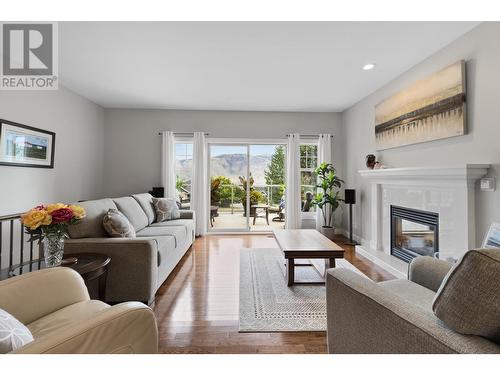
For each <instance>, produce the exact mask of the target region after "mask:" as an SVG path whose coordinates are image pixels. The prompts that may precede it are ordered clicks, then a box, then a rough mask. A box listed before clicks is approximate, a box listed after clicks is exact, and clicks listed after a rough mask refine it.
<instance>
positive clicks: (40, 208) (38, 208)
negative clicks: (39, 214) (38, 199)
mask: <svg viewBox="0 0 500 375" xmlns="http://www.w3.org/2000/svg"><path fill="white" fill-rule="evenodd" d="M46 209H47V206H45V205H43V204H40V205H38V206H36V207H35V208H33V210H34V211H42V210H46Z"/></svg>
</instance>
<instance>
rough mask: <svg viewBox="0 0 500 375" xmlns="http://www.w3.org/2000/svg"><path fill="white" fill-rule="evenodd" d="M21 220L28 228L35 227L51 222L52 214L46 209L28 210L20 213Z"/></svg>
mask: <svg viewBox="0 0 500 375" xmlns="http://www.w3.org/2000/svg"><path fill="white" fill-rule="evenodd" d="M21 222H22V223H23V224H24V225H25V226H27V227H28V228H29V229H32V230H34V229H37V228H38V227H39V226H40V225H49V224H50V223H52V216H50V215H49V213H48V212H47V211H46V210H30V211H28V212H26V213H25V214H23V215H21Z"/></svg>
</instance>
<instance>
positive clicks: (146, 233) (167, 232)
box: [137, 226, 186, 247]
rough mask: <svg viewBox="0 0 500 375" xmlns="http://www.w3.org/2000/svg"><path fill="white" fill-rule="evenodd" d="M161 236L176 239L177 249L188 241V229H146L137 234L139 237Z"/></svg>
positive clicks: (172, 227)
mask: <svg viewBox="0 0 500 375" xmlns="http://www.w3.org/2000/svg"><path fill="white" fill-rule="evenodd" d="M161 236H173V237H174V238H175V247H177V246H178V245H179V244H180V243H182V242H183V241H184V240H185V239H186V228H185V227H184V226H170V227H165V226H164V227H146V228H144V229H142V230H140V231H139V232H137V237H161Z"/></svg>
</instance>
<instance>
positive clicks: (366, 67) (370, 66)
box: [363, 64, 375, 70]
mask: <svg viewBox="0 0 500 375" xmlns="http://www.w3.org/2000/svg"><path fill="white" fill-rule="evenodd" d="M373 68H375V64H366V65H365V66H363V70H372V69H373Z"/></svg>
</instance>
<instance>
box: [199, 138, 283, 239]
mask: <svg viewBox="0 0 500 375" xmlns="http://www.w3.org/2000/svg"><path fill="white" fill-rule="evenodd" d="M285 155H286V152H285V145H284V144H275V143H272V144H271V143H262V144H260V143H259V144H257V143H253V142H252V143H250V142H248V143H245V142H238V143H228V144H222V143H209V161H208V169H209V178H210V183H209V186H210V193H209V197H210V199H209V201H210V217H209V218H208V220H209V226H208V227H209V230H210V231H217V232H232V231H245V232H248V231H270V230H272V229H273V228H283V227H284V188H285V186H284V184H285Z"/></svg>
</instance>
